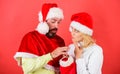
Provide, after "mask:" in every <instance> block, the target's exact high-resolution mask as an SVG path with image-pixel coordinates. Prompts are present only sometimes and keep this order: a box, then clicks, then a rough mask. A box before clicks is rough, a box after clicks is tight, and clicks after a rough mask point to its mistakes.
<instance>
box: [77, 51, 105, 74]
mask: <svg viewBox="0 0 120 74" xmlns="http://www.w3.org/2000/svg"><path fill="white" fill-rule="evenodd" d="M102 62H103V55H102V52H101V51H99V50H97V51H95V52H93V53H92V54H91V55H90V56H89V58H88V64H85V59H84V58H79V59H77V60H76V64H77V74H101V67H102Z"/></svg>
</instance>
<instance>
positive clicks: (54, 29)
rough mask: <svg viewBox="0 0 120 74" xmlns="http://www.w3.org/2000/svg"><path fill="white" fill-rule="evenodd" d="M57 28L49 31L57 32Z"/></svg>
mask: <svg viewBox="0 0 120 74" xmlns="http://www.w3.org/2000/svg"><path fill="white" fill-rule="evenodd" d="M57 30H58V29H57V28H53V29H50V30H49V31H57Z"/></svg>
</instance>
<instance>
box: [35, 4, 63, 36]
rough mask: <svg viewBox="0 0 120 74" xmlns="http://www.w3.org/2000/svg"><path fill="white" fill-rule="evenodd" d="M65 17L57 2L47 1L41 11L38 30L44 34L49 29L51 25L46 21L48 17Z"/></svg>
mask: <svg viewBox="0 0 120 74" xmlns="http://www.w3.org/2000/svg"><path fill="white" fill-rule="evenodd" d="M54 17H57V18H61V19H63V18H64V15H63V11H62V9H60V8H58V6H57V4H55V3H45V4H43V6H42V11H40V12H39V22H40V23H39V24H38V26H37V28H36V30H37V31H38V32H40V33H42V34H46V33H47V32H48V31H49V27H48V25H47V23H46V20H47V19H50V18H54Z"/></svg>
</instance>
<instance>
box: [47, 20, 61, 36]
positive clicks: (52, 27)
mask: <svg viewBox="0 0 120 74" xmlns="http://www.w3.org/2000/svg"><path fill="white" fill-rule="evenodd" d="M61 20H62V19H60V18H51V19H48V20H47V21H46V22H47V24H48V26H49V32H48V33H47V36H48V37H54V36H55V35H56V33H57V30H58V26H59V24H60V22H61Z"/></svg>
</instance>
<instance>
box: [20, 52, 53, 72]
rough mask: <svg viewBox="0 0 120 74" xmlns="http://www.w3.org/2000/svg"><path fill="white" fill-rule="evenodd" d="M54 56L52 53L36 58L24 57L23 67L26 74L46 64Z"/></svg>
mask: <svg viewBox="0 0 120 74" xmlns="http://www.w3.org/2000/svg"><path fill="white" fill-rule="evenodd" d="M50 60H52V57H51V55H50V53H48V54H46V55H43V56H40V57H36V58H22V68H23V71H24V73H25V74H28V73H32V72H34V71H36V70H37V69H39V68H42V67H43V66H44V65H46V64H47V63H48V62H49V61H50Z"/></svg>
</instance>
